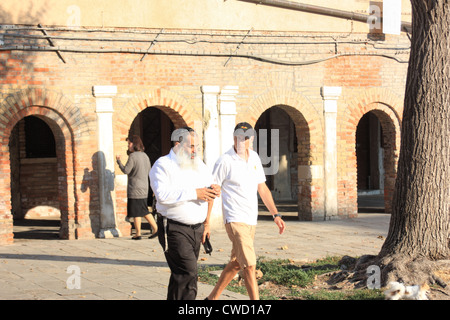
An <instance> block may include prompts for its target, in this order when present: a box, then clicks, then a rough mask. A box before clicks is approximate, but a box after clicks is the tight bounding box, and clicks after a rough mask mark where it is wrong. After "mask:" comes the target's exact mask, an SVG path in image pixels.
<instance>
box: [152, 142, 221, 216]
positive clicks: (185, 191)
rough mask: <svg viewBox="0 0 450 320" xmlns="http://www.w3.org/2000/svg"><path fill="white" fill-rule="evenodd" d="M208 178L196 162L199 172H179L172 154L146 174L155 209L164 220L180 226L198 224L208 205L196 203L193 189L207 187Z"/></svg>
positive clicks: (209, 177) (159, 160)
mask: <svg viewBox="0 0 450 320" xmlns="http://www.w3.org/2000/svg"><path fill="white" fill-rule="evenodd" d="M212 181H213V179H212V175H211V173H210V171H209V169H208V167H207V166H206V165H205V164H204V163H203V162H202V161H201V160H199V170H198V171H194V170H186V169H183V170H182V169H181V168H180V166H179V165H178V163H177V161H176V156H175V153H174V152H173V150H172V149H171V150H170V153H169V154H168V155H166V156H164V157H161V158H159V159H158V160H157V161H156V162H155V164H154V165H153V166H152V169H151V170H150V185H151V187H152V190H153V192H154V194H155V197H156V209H157V210H158V212H159V213H161V214H162V215H163V216H165V217H167V218H168V219H171V220H175V221H178V222H181V223H184V224H197V223H202V222H204V221H205V219H206V215H207V213H208V203H207V202H206V201H200V200H197V192H196V190H195V189H197V188H205V187H209V186H210V185H211V184H212Z"/></svg>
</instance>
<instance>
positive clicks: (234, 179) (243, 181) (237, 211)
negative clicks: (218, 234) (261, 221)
mask: <svg viewBox="0 0 450 320" xmlns="http://www.w3.org/2000/svg"><path fill="white" fill-rule="evenodd" d="M213 176H214V180H215V183H217V184H218V185H219V186H221V188H222V190H221V195H222V209H223V218H224V222H225V223H228V222H243V223H246V224H249V225H256V223H257V220H258V184H260V183H262V182H265V181H266V176H265V174H264V169H263V167H262V164H261V160H260V158H259V156H258V154H257V153H256V152H254V151H253V150H249V157H248V161H245V160H244V159H242V158H241V157H240V156H239V155H238V154H237V153H236V151H235V150H234V148H231V149H230V150H229V151H227V152H226V153H224V154H223V155H222V156H221V157H220V158H219V160H217V162H216V164H215V166H214V170H213Z"/></svg>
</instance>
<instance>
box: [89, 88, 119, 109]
mask: <svg viewBox="0 0 450 320" xmlns="http://www.w3.org/2000/svg"><path fill="white" fill-rule="evenodd" d="M92 94H93V95H94V97H95V98H96V108H95V112H97V113H113V112H114V109H113V103H112V98H113V97H114V96H115V95H116V94H117V87H116V86H93V87H92Z"/></svg>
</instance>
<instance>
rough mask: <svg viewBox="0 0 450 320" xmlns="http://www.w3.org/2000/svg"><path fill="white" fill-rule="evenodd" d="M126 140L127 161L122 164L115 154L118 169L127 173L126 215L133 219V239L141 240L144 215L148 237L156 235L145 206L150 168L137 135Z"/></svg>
mask: <svg viewBox="0 0 450 320" xmlns="http://www.w3.org/2000/svg"><path fill="white" fill-rule="evenodd" d="M127 141H128V154H129V156H128V161H127V163H126V165H125V166H124V165H123V164H122V162H121V161H120V156H116V159H117V164H118V165H119V168H120V170H122V172H123V173H124V174H126V175H128V186H127V198H128V203H127V217H128V218H133V219H134V228H135V229H136V234H135V235H134V237H132V239H133V240H141V220H142V217H144V218H145V219H146V220H147V221H148V223H149V224H150V227H151V230H152V235H151V236H150V239H152V238H155V237H156V235H157V231H158V227H157V226H156V222H155V219H154V218H153V216H152V214H150V213H149V211H148V207H147V197H148V188H149V183H148V179H149V176H148V175H149V172H150V169H151V165H150V159H149V158H148V156H147V154H145V152H144V150H145V148H144V144H143V143H142V140H141V138H140V137H139V136H137V135H133V136H131V137H129V138H127Z"/></svg>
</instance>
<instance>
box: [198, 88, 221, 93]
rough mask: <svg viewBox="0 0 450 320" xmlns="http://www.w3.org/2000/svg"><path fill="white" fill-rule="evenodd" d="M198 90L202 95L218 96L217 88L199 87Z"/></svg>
mask: <svg viewBox="0 0 450 320" xmlns="http://www.w3.org/2000/svg"><path fill="white" fill-rule="evenodd" d="M200 90H201V91H202V93H203V94H216V95H217V94H219V93H220V87H219V86H201V87H200Z"/></svg>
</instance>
